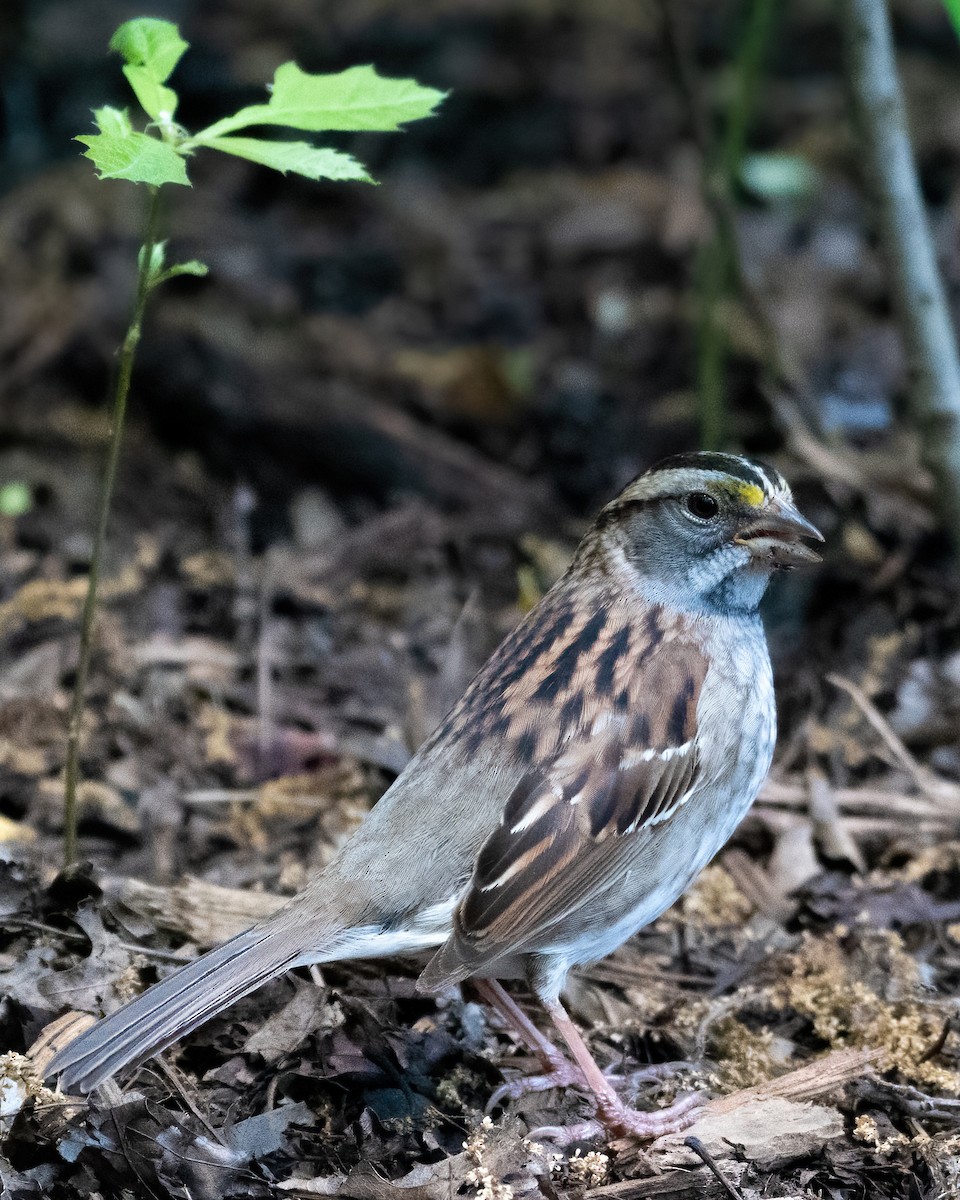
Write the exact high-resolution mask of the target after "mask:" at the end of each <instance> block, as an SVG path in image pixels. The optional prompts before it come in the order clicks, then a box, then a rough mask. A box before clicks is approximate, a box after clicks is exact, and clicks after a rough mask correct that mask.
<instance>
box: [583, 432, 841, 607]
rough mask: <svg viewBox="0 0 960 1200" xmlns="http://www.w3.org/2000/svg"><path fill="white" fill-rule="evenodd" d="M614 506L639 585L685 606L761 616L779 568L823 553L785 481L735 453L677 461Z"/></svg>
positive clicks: (618, 537)
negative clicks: (806, 541) (811, 544)
mask: <svg viewBox="0 0 960 1200" xmlns="http://www.w3.org/2000/svg"><path fill="white" fill-rule="evenodd" d="M734 466H736V467H737V468H738V469H737V470H736V473H734V471H733V469H732V468H733V467H734ZM607 512H608V514H609V515H608V517H607V520H608V522H609V530H610V533H611V534H612V537H613V539H614V540H615V542H616V543H617V544H618V545H619V548H620V550H621V552H622V554H623V555H624V557H625V559H626V561H627V564H628V565H629V567H630V568H632V572H633V574H634V576H635V579H636V585H637V588H638V590H639V591H640V592H641V593H642V594H643V595H644V596H646V597H647V598H648V599H650V600H652V601H655V602H657V603H667V604H671V605H673V606H674V607H677V608H679V609H681V610H684V611H689V612H705V613H724V612H726V613H732V612H753V611H754V610H755V609H756V608H757V605H758V604H759V603H760V600H761V598H762V597H763V593H764V591H765V590H766V587H767V584H768V582H769V579H770V575H771V573H772V572H773V571H774V570H776V569H778V568H780V567H789V566H793V565H795V564H798V563H802V562H816V561H818V557H819V556H818V555H816V554H815V553H814V552H813V551H812V550H810V549H809V548H808V547H807V546H805V545H803V543H802V542H801V540H800V539H801V538H804V537H814V538H820V534H819V533H818V532H817V531H816V529H815V528H814V527H813V526H812V525H810V524H809V522H807V521H806V520H805V519H804V518H803V517H802V516H801V515H800V513H799V512H798V511H797V509H796V508H795V506H794V504H793V500H792V497H791V495H790V489H789V487H788V486H787V484H786V482H785V481H784V480H783V478H782V477H781V476H780V475H779V474H778V473H777V472H775V471H772V470H771V469H770V468H763V469H761V468H759V466H758V465H757V464H753V463H751V462H750V461H749V460H745V459H737V458H733V457H732V456H722V455H689V456H684V458H682V459H673V460H667V461H666V462H665V463H662V464H660V465H659V466H657V467H654V468H653V469H652V470H651V471H649V472H647V474H646V475H642V476H640V478H639V479H637V480H635V481H634V482H633V483H632V484H630V485H629V486H628V487H627V488H626V489H624V491H623V492H622V493H621V495H620V496H619V497H618V498H617V500H615V501H614V502H613V504H612V505H610V506H608V510H607ZM614 515H615V516H616V520H611V517H612V516H614ZM820 540H822V539H820Z"/></svg>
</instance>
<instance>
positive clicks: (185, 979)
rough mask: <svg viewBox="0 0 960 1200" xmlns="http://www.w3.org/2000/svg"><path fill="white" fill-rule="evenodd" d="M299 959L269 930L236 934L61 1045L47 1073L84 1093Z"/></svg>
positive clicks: (182, 1035) (193, 1027)
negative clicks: (65, 1044)
mask: <svg viewBox="0 0 960 1200" xmlns="http://www.w3.org/2000/svg"><path fill="white" fill-rule="evenodd" d="M299 959H302V951H301V952H300V953H299V954H298V952H297V950H296V949H295V948H294V947H292V946H291V943H290V941H288V940H287V939H286V938H284V937H283V935H282V934H281V933H280V931H278V930H277V928H276V927H275V926H274V927H273V928H270V927H269V926H266V927H255V928H253V929H248V930H247V931H246V932H245V933H241V934H238V935H237V936H236V937H234V938H231V939H230V941H229V942H225V943H224V944H223V945H222V946H218V947H217V949H216V950H211V951H210V952H209V953H208V954H204V955H203V956H202V957H200V958H198V959H197V960H196V961H195V962H191V963H188V964H187V965H186V966H185V967H181V968H180V970H179V971H175V972H174V973H173V974H172V975H170V976H168V977H167V978H166V979H163V980H161V981H160V982H159V983H155V984H154V985H153V987H151V988H148V989H147V990H146V991H145V992H144V993H143V995H141V996H138V997H137V998H136V999H135V1000H133V1001H131V1002H130V1003H129V1004H126V1005H124V1007H123V1008H120V1009H118V1010H117V1011H116V1012H114V1013H111V1014H110V1016H108V1017H105V1018H104V1019H103V1020H102V1021H99V1022H98V1023H97V1024H96V1025H94V1026H93V1027H92V1028H91V1029H88V1030H87V1032H86V1033H83V1034H81V1035H80V1037H78V1038H76V1039H75V1040H74V1041H72V1042H71V1043H70V1044H69V1045H68V1046H65V1047H64V1048H63V1049H62V1050H61V1051H60V1052H59V1053H58V1054H57V1055H56V1056H55V1057H54V1058H53V1060H52V1061H51V1063H50V1066H49V1067H48V1068H47V1072H46V1074H47V1075H60V1077H61V1084H62V1086H63V1087H64V1088H65V1089H66V1090H68V1091H74V1090H79V1091H83V1092H89V1091H90V1090H91V1089H93V1088H95V1087H98V1086H99V1085H100V1084H101V1083H103V1082H104V1081H105V1080H107V1079H109V1078H110V1077H111V1076H112V1075H114V1074H116V1072H117V1071H119V1070H120V1069H121V1068H122V1067H125V1066H127V1065H129V1064H131V1063H134V1062H140V1061H142V1060H143V1059H145V1058H149V1057H150V1056H151V1055H153V1054H157V1053H159V1051H161V1050H164V1049H166V1047H167V1046H169V1045H170V1044H171V1043H172V1042H175V1041H177V1040H178V1039H179V1038H181V1037H185V1036H186V1035H187V1034H188V1033H190V1032H191V1031H192V1030H194V1029H196V1028H197V1026H198V1025H202V1024H203V1023H204V1021H207V1020H209V1019H210V1018H211V1017H213V1016H215V1015H216V1014H217V1013H218V1012H221V1011H222V1010H223V1009H225V1008H226V1007H227V1006H228V1005H230V1004H233V1002H234V1001H235V1000H239V999H241V998H242V997H243V996H246V995H247V994H248V993H249V992H252V991H253V990H254V989H255V988H258V987H259V986H260V985H261V984H263V983H266V982H267V981H268V980H270V979H273V978H275V977H276V976H277V975H280V974H282V973H283V971H285V970H287V969H288V968H289V967H292V966H295V965H296V964H297V962H298V960H299Z"/></svg>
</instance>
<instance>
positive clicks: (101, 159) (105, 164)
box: [74, 108, 190, 187]
mask: <svg viewBox="0 0 960 1200" xmlns="http://www.w3.org/2000/svg"><path fill="white" fill-rule="evenodd" d="M94 117H95V118H96V122H97V128H98V129H99V130H100V132H99V133H96V134H87V135H86V136H83V137H78V138H75V139H74V140H75V141H77V142H80V143H81V144H82V145H84V146H86V147H87V149H86V150H84V154H85V155H86V157H87V158H90V159H92V160H93V163H94V166H95V167H96V168H97V170H98V171H99V172H100V178H101V179H129V180H131V182H133V183H150V184H153V185H154V186H155V187H159V186H160V184H162V183H182V184H185V185H186V186H187V187H189V186H190V180H189V179H188V178H187V168H186V164H185V162H184V160H183V157H182V155H180V154H178V153H177V151H176V150H174V149H173V147H172V146H168V145H167V144H166V142H161V141H160V140H159V138H155V137H148V136H147V134H145V133H137V132H135V130H134V129H133V128H132V127H131V125H130V118H129V117H128V116H127V114H126V112H125V111H122V110H121V109H119V108H100V109H97V111H96V112H95V113H94Z"/></svg>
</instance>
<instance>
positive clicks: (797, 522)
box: [734, 499, 823, 567]
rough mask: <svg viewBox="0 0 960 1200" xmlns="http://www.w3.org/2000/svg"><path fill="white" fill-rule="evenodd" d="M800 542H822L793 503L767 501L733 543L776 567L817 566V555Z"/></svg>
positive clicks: (820, 534) (782, 500) (811, 525)
mask: <svg viewBox="0 0 960 1200" xmlns="http://www.w3.org/2000/svg"><path fill="white" fill-rule="evenodd" d="M801 538H814V539H815V540H816V541H818V542H822V541H823V534H822V533H821V532H820V530H819V529H818V528H817V527H816V525H814V524H812V522H810V521H808V520H807V518H806V517H805V516H803V514H802V513H801V512H800V510H799V509H798V508H797V507H796V506H795V505H794V503H793V501H792V500H784V499H777V500H771V501H770V503H769V504H768V505H767V507H766V508H765V509H764V510H763V513H762V514H759V515H758V516H757V519H756V521H754V522H751V523H750V524H749V525H748V526H747V527H746V528H745V529H741V530H740V532H739V533H738V534H737V535H736V537H735V538H734V541H735V542H736V543H737V544H738V545H740V546H746V548H747V549H748V550H749V551H750V553H751V554H752V555H754V557H755V558H761V559H766V560H767V561H772V562H773V564H774V565H775V566H777V567H794V566H800V565H801V564H802V563H817V562H820V555H819V554H817V552H816V550H811V549H810V547H809V546H805V545H804V544H803V542H802V541H801Z"/></svg>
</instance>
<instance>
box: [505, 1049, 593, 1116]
mask: <svg viewBox="0 0 960 1200" xmlns="http://www.w3.org/2000/svg"><path fill="white" fill-rule="evenodd" d="M586 1086H587V1081H586V1080H585V1079H584V1077H583V1072H582V1071H581V1070H580V1068H579V1067H576V1066H574V1065H573V1063H570V1062H567V1060H566V1059H565V1058H564V1057H563V1056H562V1055H560V1054H558V1055H557V1058H556V1060H555V1061H554V1062H551V1064H550V1070H549V1071H546V1072H544V1074H542V1075H522V1076H521V1077H520V1078H519V1079H513V1080H511V1081H510V1082H509V1083H501V1085H500V1086H499V1087H498V1088H497V1090H496V1091H495V1092H494V1093H493V1095H492V1096H491V1097H490V1099H489V1100H488V1101H487V1112H488V1113H489V1112H492V1111H493V1109H495V1108H496V1107H497V1106H498V1105H500V1104H503V1102H504V1101H505V1100H521V1099H522V1098H523V1097H524V1096H526V1095H528V1093H530V1092H549V1091H552V1090H553V1089H554V1088H567V1087H578V1088H585V1087H586Z"/></svg>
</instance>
